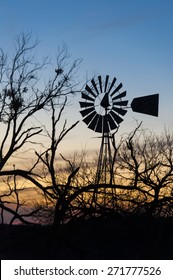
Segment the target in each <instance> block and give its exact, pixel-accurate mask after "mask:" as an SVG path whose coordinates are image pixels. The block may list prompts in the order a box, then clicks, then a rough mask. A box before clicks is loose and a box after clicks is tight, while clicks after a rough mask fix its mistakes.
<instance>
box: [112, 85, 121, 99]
mask: <svg viewBox="0 0 173 280" xmlns="http://www.w3.org/2000/svg"><path fill="white" fill-rule="evenodd" d="M122 86H123V84H122V83H120V84H119V85H118V86H117V87H116V89H115V90H114V91H113V92H112V93H111V96H113V95H114V94H115V93H116V92H117V91H119V90H120V88H122Z"/></svg>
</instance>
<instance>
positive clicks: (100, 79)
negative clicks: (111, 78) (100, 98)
mask: <svg viewBox="0 0 173 280" xmlns="http://www.w3.org/2000/svg"><path fill="white" fill-rule="evenodd" d="M98 80H99V85H100V92H102V77H101V76H98Z"/></svg>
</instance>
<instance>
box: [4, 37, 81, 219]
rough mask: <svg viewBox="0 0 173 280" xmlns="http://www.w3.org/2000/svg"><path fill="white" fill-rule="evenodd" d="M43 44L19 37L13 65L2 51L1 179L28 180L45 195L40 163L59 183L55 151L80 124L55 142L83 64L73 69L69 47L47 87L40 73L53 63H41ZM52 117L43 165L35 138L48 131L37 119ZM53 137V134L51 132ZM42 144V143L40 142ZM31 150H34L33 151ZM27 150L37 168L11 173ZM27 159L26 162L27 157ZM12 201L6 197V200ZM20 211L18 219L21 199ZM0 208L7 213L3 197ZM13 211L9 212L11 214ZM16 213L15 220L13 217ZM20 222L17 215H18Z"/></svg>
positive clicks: (61, 53)
mask: <svg viewBox="0 0 173 280" xmlns="http://www.w3.org/2000/svg"><path fill="white" fill-rule="evenodd" d="M37 47H38V41H34V42H33V38H32V34H31V33H29V34H20V35H19V36H18V37H17V38H16V45H15V54H14V56H13V57H12V59H10V56H8V55H6V54H5V53H4V52H3V50H2V49H1V50H0V86H1V88H0V123H1V139H0V176H1V178H5V176H6V178H7V181H6V182H7V185H8V188H9V184H8V178H9V176H14V178H15V180H16V178H17V177H19V176H20V177H23V178H25V179H26V180H28V181H30V182H32V183H33V184H34V185H35V186H37V187H38V188H40V189H41V190H42V191H45V190H44V187H43V185H42V184H41V183H39V180H38V178H41V176H40V175H39V174H38V173H36V174H34V173H33V170H35V167H36V166H37V165H38V162H40V161H42V162H44V163H46V164H47V168H48V170H49V172H50V174H51V179H52V183H53V184H54V183H55V177H54V176H55V175H54V174H55V172H54V160H55V151H56V148H57V146H58V144H59V142H60V141H61V140H62V139H63V138H64V136H65V135H66V134H67V133H68V132H69V131H70V129H72V128H73V127H74V126H75V125H76V124H77V123H76V124H74V125H72V126H71V127H70V128H69V129H66V122H65V124H64V127H63V129H62V132H61V134H60V136H59V138H58V140H57V141H55V127H54V126H55V125H56V124H57V123H58V122H59V120H60V117H61V113H62V111H63V109H64V107H65V105H66V102H67V97H68V96H69V95H70V94H74V93H75V91H76V85H77V84H76V83H75V81H74V75H75V73H76V71H77V69H78V66H79V64H80V62H81V60H80V59H77V60H75V61H74V62H73V63H72V64H71V65H70V66H69V65H68V63H67V59H68V52H67V48H66V46H63V47H62V49H59V50H58V55H57V61H56V69H54V70H53V78H51V79H49V80H48V81H47V82H46V81H44V85H43V80H41V73H42V72H43V70H45V69H46V67H47V66H49V65H50V61H49V58H48V57H46V58H44V59H43V60H42V62H41V63H40V62H37V56H36V48H37ZM57 108H60V112H59V116H58V118H57V119H55V110H57ZM45 110H46V111H48V112H49V111H50V112H52V124H53V126H52V135H53V138H52V143H51V147H50V149H48V150H47V151H45V156H46V157H47V161H43V154H44V152H43V154H39V153H38V152H37V150H36V149H35V148H34V147H35V146H36V145H38V144H42V143H40V142H39V141H38V140H36V137H37V136H38V135H39V136H40V135H42V134H44V132H45V127H44V125H43V122H42V121H41V120H39V121H37V122H36V121H35V122H34V120H35V119H38V118H39V116H41V115H39V114H40V112H41V111H45ZM46 133H48V130H46ZM37 139H38V138H37ZM28 147H29V148H28ZM28 149H30V150H32V149H33V150H36V151H35V155H36V159H35V163H34V164H33V165H32V166H31V167H30V168H15V169H14V168H12V166H13V164H14V160H15V158H17V155H18V153H19V152H20V153H22V152H23V153H24V152H26V151H27V150H28ZM49 151H51V159H50V161H49V160H48V157H49V155H48V154H49ZM23 158H24V157H23ZM16 188H17V187H16V186H15V184H14V187H13V189H11V187H10V190H9V192H8V196H10V194H12V193H16V194H17V191H16ZM5 197H7V194H5ZM16 203H17V205H18V206H17V208H16V211H14V213H17V212H18V208H19V201H18V196H16ZM0 207H1V209H2V211H1V216H2V213H3V209H5V210H6V211H8V207H7V206H5V202H4V194H3V193H2V194H1V200H0ZM11 211H12V210H11V209H10V208H9V212H11ZM14 213H13V214H14ZM15 215H16V216H15V217H17V214H15Z"/></svg>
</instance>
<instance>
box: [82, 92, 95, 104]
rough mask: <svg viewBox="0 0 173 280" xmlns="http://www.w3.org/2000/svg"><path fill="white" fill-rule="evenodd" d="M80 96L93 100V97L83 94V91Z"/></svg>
mask: <svg viewBox="0 0 173 280" xmlns="http://www.w3.org/2000/svg"><path fill="white" fill-rule="evenodd" d="M82 98H84V99H86V100H90V101H93V102H94V98H92V97H90V96H89V95H87V94H85V93H83V92H82Z"/></svg>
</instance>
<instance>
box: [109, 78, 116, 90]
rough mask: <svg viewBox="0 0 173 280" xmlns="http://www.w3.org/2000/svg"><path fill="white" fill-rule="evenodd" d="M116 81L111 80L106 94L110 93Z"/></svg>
mask: <svg viewBox="0 0 173 280" xmlns="http://www.w3.org/2000/svg"><path fill="white" fill-rule="evenodd" d="M116 80H117V79H116V78H115V77H114V78H113V80H112V83H111V85H110V87H109V90H108V93H110V91H111V89H112V88H113V86H114V84H115V82H116Z"/></svg>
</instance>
